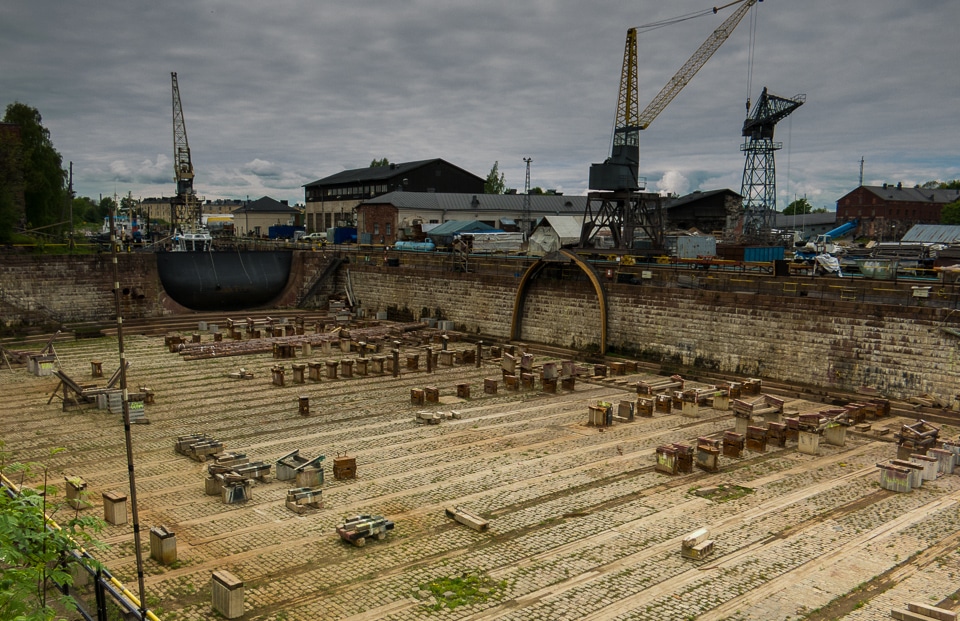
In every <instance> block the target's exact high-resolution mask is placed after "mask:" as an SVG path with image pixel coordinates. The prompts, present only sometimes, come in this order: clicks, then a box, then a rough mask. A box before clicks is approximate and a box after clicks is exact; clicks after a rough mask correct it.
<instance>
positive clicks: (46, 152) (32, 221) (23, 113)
mask: <svg viewBox="0 0 960 621" xmlns="http://www.w3.org/2000/svg"><path fill="white" fill-rule="evenodd" d="M3 121H4V122H5V123H13V124H15V125H18V126H19V127H20V167H21V170H22V174H23V177H22V180H23V197H24V204H25V209H26V220H27V226H28V228H30V227H40V226H46V225H48V224H55V223H57V222H59V221H61V220H62V219H63V218H62V216H63V213H64V207H65V205H66V198H67V187H66V181H67V173H66V172H65V171H64V170H63V158H62V157H61V156H60V153H58V152H57V150H56V149H55V148H54V147H53V142H52V141H51V140H50V131H49V130H48V129H46V128H45V127H44V126H43V124H42V118H41V116H40V112H38V111H37V110H36V108H31V107H30V106H27V105H25V104H22V103H19V102H15V103H12V104H10V105H9V106H7V111H6V114H5V115H4V117H3Z"/></svg>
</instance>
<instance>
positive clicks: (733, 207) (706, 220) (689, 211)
mask: <svg viewBox="0 0 960 621" xmlns="http://www.w3.org/2000/svg"><path fill="white" fill-rule="evenodd" d="M742 203H743V197H741V196H740V195H739V194H737V193H736V192H734V191H733V190H730V189H723V190H710V191H708V192H701V191H700V190H697V191H696V192H692V193H690V194H687V195H685V196H681V197H679V198H673V199H669V200H666V201H665V207H664V209H665V212H666V214H665V215H666V219H667V222H668V224H669V225H670V226H672V227H674V228H677V229H685V230H689V229H697V230H698V231H701V232H704V233H712V232H715V231H722V230H723V229H724V227H726V226H727V217H728V216H729V215H731V214H734V213H736V212H737V210H738V209H739V207H740V205H741V204H742Z"/></svg>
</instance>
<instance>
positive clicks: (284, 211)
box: [230, 196, 302, 236]
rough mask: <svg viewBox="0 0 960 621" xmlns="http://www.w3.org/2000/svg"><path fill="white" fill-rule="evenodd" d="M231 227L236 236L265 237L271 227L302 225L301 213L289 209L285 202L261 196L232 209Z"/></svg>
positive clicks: (294, 208) (292, 208) (293, 208)
mask: <svg viewBox="0 0 960 621" xmlns="http://www.w3.org/2000/svg"><path fill="white" fill-rule="evenodd" d="M230 213H232V214H233V226H234V232H235V234H236V235H248V234H249V235H257V236H262V235H266V234H267V232H268V230H269V229H270V227H271V226H274V225H277V224H293V225H297V226H299V225H301V224H302V213H301V211H300V210H299V209H298V208H296V207H291V206H290V205H289V204H287V201H278V200H275V199H272V198H270V197H269V196H263V197H261V198H258V199H257V200H255V201H248V202H245V203H244V204H243V205H242V206H240V207H238V208H236V209H234V210H233V211H232V212H230Z"/></svg>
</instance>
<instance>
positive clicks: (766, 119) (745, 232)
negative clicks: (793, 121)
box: [736, 87, 807, 241]
mask: <svg viewBox="0 0 960 621" xmlns="http://www.w3.org/2000/svg"><path fill="white" fill-rule="evenodd" d="M806 99H807V96H806V95H803V94H800V95H794V96H793V97H789V98H788V97H779V96H777V95H774V94H772V93H770V92H768V91H767V88H766V87H764V88H763V93H761V94H760V99H758V100H757V103H756V105H755V106H754V107H753V112H751V113H750V114H749V116H747V119H746V120H745V121H744V122H743V135H744V137H745V138H746V140H744V142H743V144H742V145H740V150H741V151H743V152H744V153H745V154H746V161H745V163H744V166H743V184H742V185H741V188H740V195H741V196H743V211H742V214H743V215H742V218H740V219H739V220H740V222H742V225H741V227H739V228H741V230H740V231H737V232H736V233H738V235H737V236H738V237H741V238H742V239H745V240H753V241H764V238H765V237H767V236H768V235H769V233H770V230H771V229H772V228H773V224H774V223H773V218H774V214H775V213H776V212H777V175H776V166H775V163H774V153H775V152H776V151H778V150H780V149H782V148H783V143H782V142H774V140H773V132H774V130H775V129H776V127H777V123H778V122H780V121H782V120H783V119H785V118H786V117H787V116H789V115H790V113H792V112H793V111H794V110H796V109H797V108H799V107H800V106H801V105H803V102H804V101H806ZM748 106H749V102H748Z"/></svg>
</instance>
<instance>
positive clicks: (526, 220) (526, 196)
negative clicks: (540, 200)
mask: <svg viewBox="0 0 960 621" xmlns="http://www.w3.org/2000/svg"><path fill="white" fill-rule="evenodd" d="M523 161H524V162H526V163H527V178H526V181H524V182H523V228H524V229H526V230H525V231H524V233H529V232H530V229H531V228H533V227H532V226H531V223H530V163H531V162H533V158H529V157H525V158H523Z"/></svg>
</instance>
